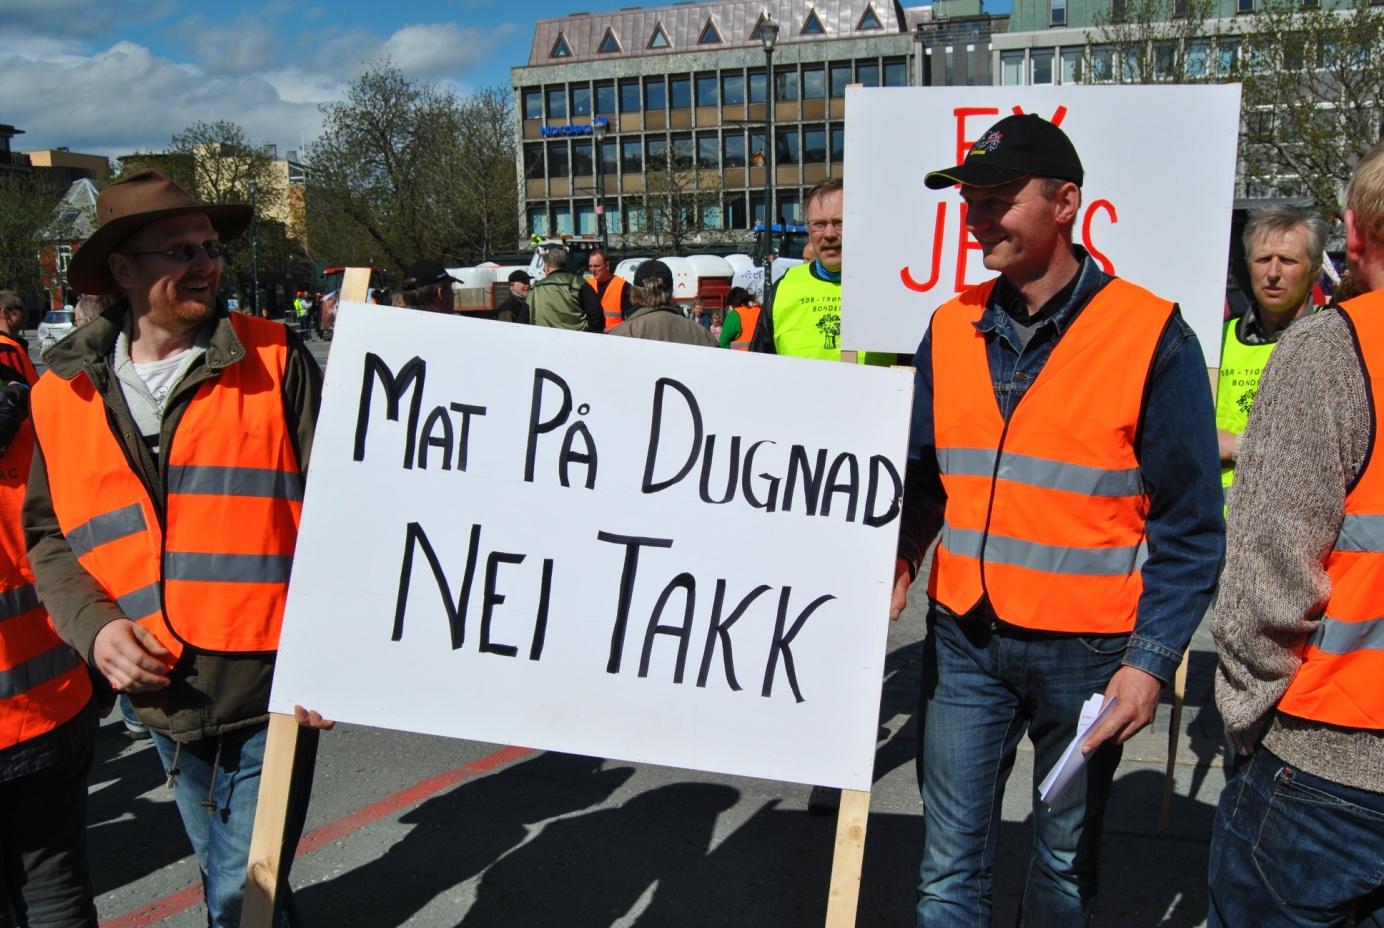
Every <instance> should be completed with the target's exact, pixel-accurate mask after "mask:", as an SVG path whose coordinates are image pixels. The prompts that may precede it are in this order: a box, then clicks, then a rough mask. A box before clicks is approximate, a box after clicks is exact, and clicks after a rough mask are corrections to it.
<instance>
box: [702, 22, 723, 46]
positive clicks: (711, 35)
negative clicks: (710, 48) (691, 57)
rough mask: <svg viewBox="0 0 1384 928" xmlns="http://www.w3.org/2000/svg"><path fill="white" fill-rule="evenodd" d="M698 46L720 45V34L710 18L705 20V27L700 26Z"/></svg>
mask: <svg viewBox="0 0 1384 928" xmlns="http://www.w3.org/2000/svg"><path fill="white" fill-rule="evenodd" d="M697 44H698V45H720V44H721V33H720V32H719V31H718V30H717V29H716V23H714V22H712V20H711V17H710V16H708V17H707V18H706V25H705V26H702V34H701V35H699V36H697Z"/></svg>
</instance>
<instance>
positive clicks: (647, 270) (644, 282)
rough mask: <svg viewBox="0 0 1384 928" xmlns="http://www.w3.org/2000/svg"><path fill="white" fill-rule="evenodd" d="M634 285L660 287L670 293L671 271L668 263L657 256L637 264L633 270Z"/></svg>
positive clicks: (671, 289) (671, 286) (671, 288)
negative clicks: (636, 267)
mask: <svg viewBox="0 0 1384 928" xmlns="http://www.w3.org/2000/svg"><path fill="white" fill-rule="evenodd" d="M634 285H635V286H636V287H662V288H663V289H664V290H667V291H668V292H669V293H672V292H673V272H672V271H671V270H669V268H668V265H666V264H664V263H663V262H662V261H659V260H658V259H657V258H653V259H650V260H648V261H645V262H644V263H643V264H641V265H639V269H638V270H637V271H635V272H634Z"/></svg>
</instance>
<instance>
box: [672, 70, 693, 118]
mask: <svg viewBox="0 0 1384 928" xmlns="http://www.w3.org/2000/svg"><path fill="white" fill-rule="evenodd" d="M668 102H669V103H671V104H672V105H673V109H675V110H685V109H687V108H688V107H690V106H691V105H692V78H690V77H688V76H687V75H686V74H682V75H679V76H677V77H670V78H668Z"/></svg>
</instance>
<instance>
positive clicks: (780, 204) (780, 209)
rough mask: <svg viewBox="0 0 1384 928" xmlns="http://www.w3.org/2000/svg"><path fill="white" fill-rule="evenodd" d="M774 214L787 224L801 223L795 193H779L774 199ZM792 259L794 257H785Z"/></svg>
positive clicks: (800, 212)
mask: <svg viewBox="0 0 1384 928" xmlns="http://www.w3.org/2000/svg"><path fill="white" fill-rule="evenodd" d="M774 212H776V213H778V218H780V219H784V220H787V221H788V222H801V221H802V218H803V217H802V211H801V210H800V209H799V208H798V195H797V194H796V193H780V194H779V195H778V196H776V197H774ZM786 257H789V258H793V257H797V256H796V255H787V256H786Z"/></svg>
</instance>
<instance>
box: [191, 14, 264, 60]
mask: <svg viewBox="0 0 1384 928" xmlns="http://www.w3.org/2000/svg"><path fill="white" fill-rule="evenodd" d="M170 35H171V37H173V38H174V39H175V40H176V41H178V42H181V43H184V44H186V45H187V46H188V47H190V48H191V49H192V51H193V54H195V55H196V57H197V61H198V63H199V64H200V65H201V66H202V67H203V68H204V69H206V70H207V71H209V72H212V73H215V74H221V73H224V74H250V73H253V72H255V71H259V70H262V69H264V68H267V67H269V66H270V65H272V64H274V63H275V62H276V61H277V60H278V57H279V37H278V31H277V30H276V29H275V28H274V26H273V25H271V24H270V22H269V21H268V20H266V19H261V18H259V17H255V16H240V17H237V18H236V20H235V21H234V22H232V23H229V24H227V25H224V26H215V25H212V24H211V23H209V22H207V20H206V18H205V17H203V16H202V15H201V14H197V15H193V16H189V17H188V18H187V19H185V20H183V21H182V22H180V23H179V24H178V25H177V26H176V27H175V28H174V29H172V30H170Z"/></svg>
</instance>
